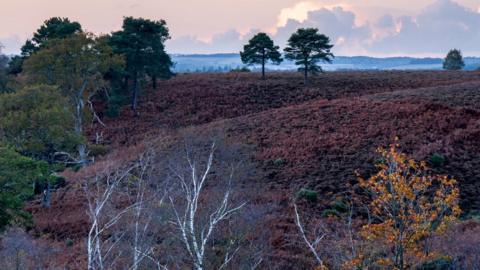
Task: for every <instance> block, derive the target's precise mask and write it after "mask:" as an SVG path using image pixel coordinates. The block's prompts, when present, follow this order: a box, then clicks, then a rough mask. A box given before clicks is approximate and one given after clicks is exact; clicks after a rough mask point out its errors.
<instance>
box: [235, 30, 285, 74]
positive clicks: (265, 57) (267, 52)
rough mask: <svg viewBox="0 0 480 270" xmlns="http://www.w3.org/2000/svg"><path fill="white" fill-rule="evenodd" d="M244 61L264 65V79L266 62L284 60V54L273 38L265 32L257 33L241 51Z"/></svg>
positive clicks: (249, 63)
mask: <svg viewBox="0 0 480 270" xmlns="http://www.w3.org/2000/svg"><path fill="white" fill-rule="evenodd" d="M240 57H241V58H242V62H243V63H244V64H247V65H255V64H259V65H262V79H265V64H266V63H267V62H268V61H271V62H272V63H274V64H277V65H278V64H280V63H281V62H282V60H283V59H282V55H281V54H280V52H279V47H278V46H275V44H274V43H273V40H272V39H271V38H270V37H269V36H268V35H267V34H265V33H258V34H256V35H255V36H254V37H253V38H252V39H250V41H248V44H247V45H245V46H244V47H243V52H240Z"/></svg>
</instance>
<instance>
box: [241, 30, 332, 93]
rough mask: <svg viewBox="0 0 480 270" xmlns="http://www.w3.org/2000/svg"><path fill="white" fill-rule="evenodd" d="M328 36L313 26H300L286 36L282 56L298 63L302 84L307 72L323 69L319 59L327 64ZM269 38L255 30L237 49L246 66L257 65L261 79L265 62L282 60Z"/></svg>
mask: <svg viewBox="0 0 480 270" xmlns="http://www.w3.org/2000/svg"><path fill="white" fill-rule="evenodd" d="M332 48H333V45H332V44H331V43H330V38H329V37H327V36H326V35H323V34H320V33H318V29H316V28H300V29H298V30H297V31H296V32H295V33H293V34H292V35H291V37H290V38H289V39H288V45H287V47H286V48H285V49H284V52H285V58H286V59H288V60H292V61H294V62H295V65H298V66H300V67H299V68H298V71H300V72H303V75H304V83H305V85H307V84H308V74H316V73H318V72H323V69H322V67H321V66H320V65H319V64H318V63H319V62H327V63H331V62H332V59H333V58H334V55H333V53H332V52H331V49H332ZM279 49H280V48H279V47H278V46H276V45H275V44H274V42H273V40H272V39H271V38H270V37H269V36H268V35H267V34H265V33H258V34H256V35H255V36H254V37H253V38H252V39H250V40H249V42H248V44H246V45H245V46H244V48H243V51H241V52H240V57H241V60H242V62H243V63H244V64H246V65H261V67H262V79H265V65H266V64H267V63H268V62H272V63H273V64H277V65H278V64H280V63H281V62H282V61H283V59H282V55H281V53H280V52H279Z"/></svg>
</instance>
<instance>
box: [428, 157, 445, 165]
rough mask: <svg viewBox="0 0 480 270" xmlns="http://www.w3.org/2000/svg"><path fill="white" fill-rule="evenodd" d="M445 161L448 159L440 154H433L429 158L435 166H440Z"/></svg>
mask: <svg viewBox="0 0 480 270" xmlns="http://www.w3.org/2000/svg"><path fill="white" fill-rule="evenodd" d="M445 161H446V159H445V157H444V156H442V155H440V154H433V155H432V156H431V157H430V160H429V162H430V164H431V165H432V166H433V167H440V166H442V165H443V164H444V163H445Z"/></svg>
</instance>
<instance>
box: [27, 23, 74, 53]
mask: <svg viewBox="0 0 480 270" xmlns="http://www.w3.org/2000/svg"><path fill="white" fill-rule="evenodd" d="M80 32H82V26H81V25H80V23H78V22H71V21H70V20H69V19H68V18H60V17H53V18H50V19H48V20H46V21H45V22H44V23H43V25H42V26H40V28H38V29H37V31H36V32H35V33H33V38H32V39H29V40H27V42H25V45H23V47H22V56H25V57H28V56H30V55H31V54H32V53H34V52H36V51H38V50H39V49H40V48H42V47H43V46H45V45H46V43H47V42H48V41H49V40H52V39H61V38H66V37H69V36H71V35H73V34H75V33H80Z"/></svg>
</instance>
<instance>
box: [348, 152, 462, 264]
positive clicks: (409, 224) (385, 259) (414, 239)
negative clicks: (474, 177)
mask: <svg viewBox="0 0 480 270" xmlns="http://www.w3.org/2000/svg"><path fill="white" fill-rule="evenodd" d="M397 148H398V144H397V143H394V144H392V145H391V146H390V148H389V149H382V148H381V149H379V150H378V152H379V153H380V155H381V157H382V160H381V161H380V162H379V164H378V165H377V167H378V169H379V171H378V172H377V173H376V174H374V175H373V176H371V177H370V178H368V179H363V178H362V177H359V185H360V187H362V188H363V189H364V190H365V191H366V193H367V195H368V196H369V197H370V198H371V201H370V203H369V215H370V217H369V219H370V220H371V222H369V223H368V224H367V225H364V226H363V227H362V228H361V231H360V235H361V237H362V238H363V239H364V240H366V241H375V243H376V244H377V245H378V244H381V245H383V247H384V251H383V254H369V256H367V255H366V254H360V255H358V256H357V258H355V259H354V260H353V264H354V265H356V266H363V267H364V266H366V265H365V264H367V263H368V264H373V265H375V266H377V267H386V268H388V269H410V268H411V267H413V266H414V265H415V264H416V263H419V262H423V261H426V260H429V259H432V258H434V257H435V256H438V254H435V253H434V252H431V250H430V242H429V239H430V238H431V237H432V236H434V235H441V234H443V233H444V232H445V231H446V228H447V226H448V224H449V223H451V222H452V221H455V220H456V219H457V217H458V216H459V215H460V212H461V211H460V207H459V205H458V200H459V199H458V198H459V189H458V187H457V182H456V180H455V179H453V178H450V177H448V176H440V175H430V174H429V173H428V168H427V166H426V163H425V162H416V161H415V160H413V159H410V158H408V157H407V155H405V154H403V153H401V152H399V151H398V149H397ZM388 251H391V252H388ZM372 256H373V258H372Z"/></svg>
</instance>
